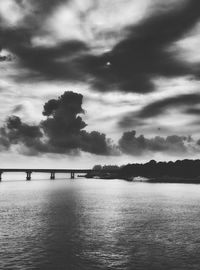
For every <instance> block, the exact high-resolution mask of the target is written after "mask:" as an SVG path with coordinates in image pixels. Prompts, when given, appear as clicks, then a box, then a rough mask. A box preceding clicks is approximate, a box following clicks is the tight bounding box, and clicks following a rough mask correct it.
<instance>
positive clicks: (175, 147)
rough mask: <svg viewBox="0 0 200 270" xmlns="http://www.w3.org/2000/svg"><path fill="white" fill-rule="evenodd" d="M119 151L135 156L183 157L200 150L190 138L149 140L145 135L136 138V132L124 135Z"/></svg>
mask: <svg viewBox="0 0 200 270" xmlns="http://www.w3.org/2000/svg"><path fill="white" fill-rule="evenodd" d="M119 149H120V150H121V152H122V153H125V154H128V155H133V156H139V155H144V154H147V153H149V152H150V153H153V152H154V153H156V152H167V153H170V154H181V155H183V154H187V153H189V152H191V151H192V152H195V151H199V150H200V149H197V148H195V142H194V141H193V139H192V138H191V137H190V136H188V137H185V136H178V135H171V136H167V137H166V138H164V137H160V136H155V137H153V138H151V139H148V138H145V136H143V135H140V136H138V137H136V131H128V132H124V133H123V135H122V137H121V138H120V140H119Z"/></svg>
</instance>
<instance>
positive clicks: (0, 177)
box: [0, 171, 3, 182]
mask: <svg viewBox="0 0 200 270" xmlns="http://www.w3.org/2000/svg"><path fill="white" fill-rule="evenodd" d="M2 174H3V172H1V171H0V182H1V180H2Z"/></svg>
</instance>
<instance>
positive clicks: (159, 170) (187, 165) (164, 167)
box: [90, 159, 200, 183]
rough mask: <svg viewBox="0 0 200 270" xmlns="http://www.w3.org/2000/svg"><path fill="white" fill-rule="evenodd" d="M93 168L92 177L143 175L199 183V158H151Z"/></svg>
mask: <svg viewBox="0 0 200 270" xmlns="http://www.w3.org/2000/svg"><path fill="white" fill-rule="evenodd" d="M93 169H94V170H96V173H94V174H93V177H94V176H100V177H103V178H110V179H113V178H120V179H127V180H134V177H145V178H148V179H149V181H154V182H183V183H185V182H188V183H189V182H193V183H194V182H195V183H200V160H189V159H185V160H177V161H175V162H173V161H169V162H156V161H155V160H151V161H149V162H147V163H145V164H139V163H134V164H128V165H125V166H121V167H118V166H112V165H111V166H110V165H108V166H101V165H96V166H94V168H93ZM97 171H98V172H97ZM90 176H91V175H90ZM104 176H105V177H104Z"/></svg>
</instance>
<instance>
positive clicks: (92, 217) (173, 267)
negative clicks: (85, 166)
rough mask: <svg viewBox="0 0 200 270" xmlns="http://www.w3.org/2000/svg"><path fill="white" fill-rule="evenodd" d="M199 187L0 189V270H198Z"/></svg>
mask: <svg viewBox="0 0 200 270" xmlns="http://www.w3.org/2000/svg"><path fill="white" fill-rule="evenodd" d="M199 205H200V186H198V185H181V184H148V183H130V182H125V181H119V180H113V181H106V180H105V181H104V180H86V179H82V180H78V179H76V180H55V181H47V180H45V181H38V180H36V181H31V182H25V181H24V182H22V181H16V182H13V181H12V182H8V181H5V182H2V183H1V184H0V219H1V226H0V269H3V270H7V269H9V270H10V269H12V270H15V269H20V270H29V269H41V270H47V269H48V270H64V269H65V270H68V269H69V270H71V269H72V270H73V269H74V270H77V269H80V270H90V269H91V270H94V269H97V270H98V269H104V270H105V269H116V270H117V269H130V270H132V269H136V270H137V269H142V270H143V269H145V270H156V269H159V270H165V269H169V270H179V269H180V270H190V269H195V270H197V269H200V256H199V255H200V234H199V227H200V207H199Z"/></svg>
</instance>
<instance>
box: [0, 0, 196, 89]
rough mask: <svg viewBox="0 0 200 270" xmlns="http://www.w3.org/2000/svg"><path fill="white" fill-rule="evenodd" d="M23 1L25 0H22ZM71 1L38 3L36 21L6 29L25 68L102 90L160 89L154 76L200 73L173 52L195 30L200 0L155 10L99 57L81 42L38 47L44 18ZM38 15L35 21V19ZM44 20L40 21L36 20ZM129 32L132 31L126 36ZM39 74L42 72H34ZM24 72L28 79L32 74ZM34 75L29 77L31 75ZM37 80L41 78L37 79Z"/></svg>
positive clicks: (1, 39) (4, 38) (1, 35)
mask: <svg viewBox="0 0 200 270" xmlns="http://www.w3.org/2000/svg"><path fill="white" fill-rule="evenodd" d="M18 2H20V3H21V5H23V4H24V1H18ZM65 2H66V1H64V0H63V1H62V0H60V1H53V0H51V1H47V0H46V1H39V0H38V1H34V2H33V6H34V7H35V9H34V10H36V11H37V12H36V13H34V14H35V17H34V15H33V18H35V21H34V23H32V24H31V23H30V22H31V19H30V18H27V19H26V20H25V22H26V23H27V25H25V23H24V26H23V27H21V28H15V29H10V28H9V29H8V28H6V29H0V44H1V46H3V47H7V48H8V49H9V50H11V51H12V52H13V53H14V54H16V55H17V56H18V57H19V59H20V60H21V64H22V66H25V67H26V68H28V69H29V70H30V71H34V72H37V73H38V74H39V75H40V77H42V78H48V79H53V80H55V79H56V80H57V79H58V80H69V81H71V80H73V81H77V80H80V81H85V80H87V79H88V76H89V75H90V79H89V82H90V83H91V84H93V85H94V86H95V87H96V89H99V90H101V91H110V90H122V91H127V92H138V93H147V92H150V91H153V90H154V85H153V82H152V80H153V79H154V78H156V77H158V76H166V77H175V76H181V75H187V74H193V75H198V74H197V66H194V65H193V64H189V63H186V62H184V61H183V60H181V59H179V60H178V58H177V57H176V55H174V54H173V52H172V51H170V50H169V48H170V46H172V45H173V44H174V42H176V41H178V40H180V39H181V38H182V37H183V36H184V35H185V34H187V32H188V31H189V30H191V29H192V27H194V26H195V25H196V23H197V22H198V20H199V18H200V1H199V0H190V1H185V2H183V3H182V5H178V7H174V8H169V9H167V10H166V11H163V10H162V11H160V10H159V9H157V8H155V12H153V9H151V10H150V12H149V14H148V16H147V18H145V19H144V20H142V21H140V22H139V23H138V24H137V25H134V26H132V27H127V28H126V29H124V32H123V35H125V38H124V39H123V40H122V41H120V42H119V43H118V44H116V45H115V46H114V48H113V49H112V50H111V51H110V52H108V53H103V54H101V55H98V56H97V55H94V54H93V53H92V52H91V51H90V50H89V46H88V45H87V44H85V43H84V42H81V41H77V40H74V41H68V42H64V43H63V44H57V45H55V46H54V47H51V48H48V46H45V47H34V46H33V45H32V44H31V38H33V37H35V36H37V34H38V33H40V30H41V29H40V25H41V24H42V16H41V18H37V16H36V14H40V13H41V14H45V15H44V16H48V15H50V14H51V11H52V10H54V9H55V8H56V7H57V6H59V5H60V4H61V3H65ZM33 18H32V20H33ZM37 20H38V22H36V21H37ZM125 33H126V34H125ZM34 74H36V73H34ZM21 75H24V77H25V78H26V74H21ZM30 78H31V76H30V77H29V78H28V79H30ZM34 79H36V78H35V77H34Z"/></svg>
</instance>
